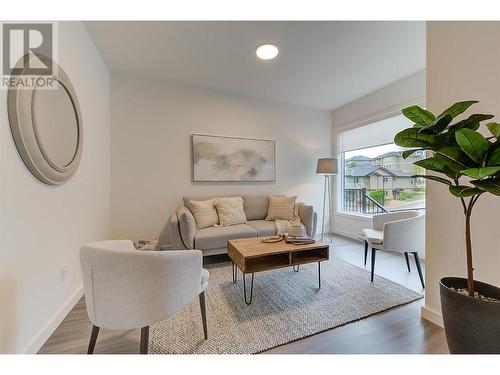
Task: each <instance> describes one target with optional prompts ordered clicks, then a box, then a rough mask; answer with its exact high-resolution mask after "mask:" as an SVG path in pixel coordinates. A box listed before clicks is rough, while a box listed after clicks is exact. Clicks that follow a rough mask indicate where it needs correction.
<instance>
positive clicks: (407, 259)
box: [405, 251, 411, 272]
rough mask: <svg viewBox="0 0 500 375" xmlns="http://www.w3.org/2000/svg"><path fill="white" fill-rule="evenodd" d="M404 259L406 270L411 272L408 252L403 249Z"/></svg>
mask: <svg viewBox="0 0 500 375" xmlns="http://www.w3.org/2000/svg"><path fill="white" fill-rule="evenodd" d="M405 260H406V267H408V272H411V269H410V257H409V256H408V252H407V251H405Z"/></svg>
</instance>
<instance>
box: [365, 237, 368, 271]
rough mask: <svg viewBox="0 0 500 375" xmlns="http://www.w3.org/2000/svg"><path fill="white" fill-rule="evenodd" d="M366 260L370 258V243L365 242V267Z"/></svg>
mask: <svg viewBox="0 0 500 375" xmlns="http://www.w3.org/2000/svg"><path fill="white" fill-rule="evenodd" d="M366 258H368V241H365V266H366Z"/></svg>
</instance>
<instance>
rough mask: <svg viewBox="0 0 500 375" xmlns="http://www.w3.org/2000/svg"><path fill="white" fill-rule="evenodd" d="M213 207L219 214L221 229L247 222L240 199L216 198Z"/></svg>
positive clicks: (241, 199)
mask: <svg viewBox="0 0 500 375" xmlns="http://www.w3.org/2000/svg"><path fill="white" fill-rule="evenodd" d="M215 207H216V208H217V213H218V214H219V222H220V225H221V226H223V227H225V226H229V225H236V224H244V223H245V222H246V221H247V218H246V216H245V211H244V210H243V198H242V197H228V198H217V201H216V203H215Z"/></svg>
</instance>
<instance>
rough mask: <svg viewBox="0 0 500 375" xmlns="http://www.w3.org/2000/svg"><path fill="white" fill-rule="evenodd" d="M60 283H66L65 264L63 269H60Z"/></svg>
mask: <svg viewBox="0 0 500 375" xmlns="http://www.w3.org/2000/svg"><path fill="white" fill-rule="evenodd" d="M59 281H60V282H61V283H63V282H64V281H66V265H65V264H63V265H62V266H61V268H60V269H59Z"/></svg>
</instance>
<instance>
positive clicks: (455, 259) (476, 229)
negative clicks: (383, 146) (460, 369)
mask: <svg viewBox="0 0 500 375" xmlns="http://www.w3.org/2000/svg"><path fill="white" fill-rule="evenodd" d="M498 61H500V23H499V22H428V23H427V107H428V108H429V109H430V110H431V111H433V112H440V111H441V110H443V109H445V108H446V107H448V106H449V105H450V104H452V103H454V102H456V101H460V100H468V99H476V100H479V103H478V104H476V105H474V106H473V107H472V108H471V110H472V111H474V112H471V113H491V114H496V115H497V116H496V117H495V118H494V119H493V121H499V118H498V115H500V90H499V88H500V67H499V64H498ZM468 113H469V112H468ZM486 132H487V131H486ZM426 200H427V220H426V232H427V236H426V286H427V288H426V290H425V306H424V307H423V309H422V315H423V316H424V317H426V318H428V319H430V320H432V321H434V322H436V323H438V324H440V323H441V307H440V301H439V288H438V283H439V279H440V278H441V277H443V276H465V272H466V268H465V242H464V218H463V213H462V210H461V206H460V203H459V201H458V199H457V198H454V197H452V196H451V195H450V193H449V192H448V189H446V188H445V187H443V186H441V184H438V183H429V184H428V186H427V194H426ZM499 214H500V197H497V196H482V197H481V198H480V199H479V200H478V203H477V204H476V206H475V208H474V213H473V217H472V241H473V250H474V268H475V274H474V276H475V279H476V280H481V281H485V282H488V283H491V284H493V285H496V286H500V272H499V271H498V267H499V265H500V231H499V230H498V229H499V227H498V223H499V220H498V217H499Z"/></svg>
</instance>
